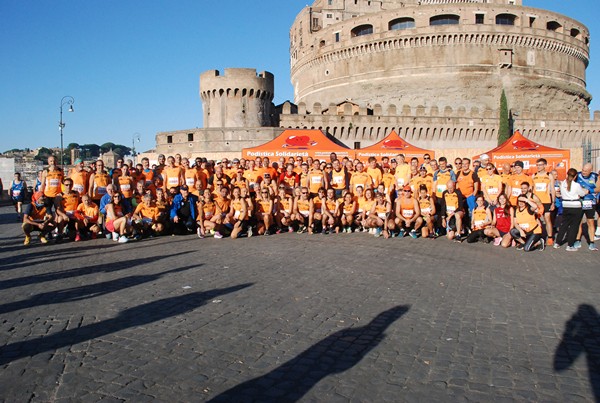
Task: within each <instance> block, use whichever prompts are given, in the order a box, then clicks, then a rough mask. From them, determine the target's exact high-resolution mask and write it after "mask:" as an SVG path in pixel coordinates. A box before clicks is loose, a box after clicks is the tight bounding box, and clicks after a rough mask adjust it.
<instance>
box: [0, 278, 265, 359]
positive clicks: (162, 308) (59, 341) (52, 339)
mask: <svg viewBox="0 0 600 403" xmlns="http://www.w3.org/2000/svg"><path fill="white" fill-rule="evenodd" d="M252 285H253V283H246V284H240V285H236V286H233V287H228V288H217V289H214V290H210V291H203V292H194V293H190V294H184V295H179V296H177V297H170V298H165V299H161V300H158V301H153V302H149V303H147V304H143V305H140V306H136V307H134V308H130V309H127V310H125V311H123V312H121V313H120V314H119V315H118V316H117V317H115V318H112V319H107V320H103V321H101V322H97V323H92V324H89V325H86V326H82V327H78V328H75V329H70V330H65V331H62V332H59V333H54V334H51V335H49V336H42V337H36V338H34V339H29V340H25V341H19V342H15V343H11V344H7V345H5V346H3V347H1V348H0V365H4V364H8V363H9V362H12V361H15V360H18V359H20V358H23V357H32V356H34V355H36V354H40V353H43V352H46V351H53V350H57V349H59V348H62V347H65V346H71V345H74V344H78V343H82V342H85V341H88V340H92V339H95V338H98V337H102V336H106V335H108V334H111V333H116V332H119V331H121V330H124V329H128V328H132V327H136V326H142V325H146V324H149V323H152V322H156V321H159V320H163V319H166V318H169V317H172V316H176V315H182V314H184V313H187V312H190V311H192V310H194V309H196V308H198V307H199V306H202V305H204V304H205V303H206V302H207V301H210V300H212V299H213V298H215V297H218V296H220V295H225V294H229V293H232V292H236V291H239V290H242V289H244V288H247V287H250V286H252Z"/></svg>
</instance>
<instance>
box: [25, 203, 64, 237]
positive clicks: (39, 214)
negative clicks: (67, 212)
mask: <svg viewBox="0 0 600 403" xmlns="http://www.w3.org/2000/svg"><path fill="white" fill-rule="evenodd" d="M45 204H46V196H45V195H44V194H43V193H42V192H36V193H35V194H34V195H33V197H32V200H31V203H27V204H24V205H23V210H22V211H23V226H22V228H23V232H24V233H25V242H23V244H24V245H29V243H30V242H31V233H32V232H33V231H39V233H40V235H39V238H40V242H41V243H48V240H47V239H46V235H47V234H49V233H50V232H52V231H53V230H54V228H56V223H55V222H54V219H53V218H52V215H51V214H50V213H49V211H47V210H46V207H45Z"/></svg>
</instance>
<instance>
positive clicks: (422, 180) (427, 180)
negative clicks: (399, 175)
mask: <svg viewBox="0 0 600 403" xmlns="http://www.w3.org/2000/svg"><path fill="white" fill-rule="evenodd" d="M421 186H425V188H426V189H427V194H428V195H430V196H435V192H434V191H433V176H431V175H428V174H427V168H425V166H423V165H422V166H421V167H420V168H419V176H415V177H414V178H412V179H411V180H410V188H411V189H413V191H414V192H417V191H419V189H420V188H421Z"/></svg>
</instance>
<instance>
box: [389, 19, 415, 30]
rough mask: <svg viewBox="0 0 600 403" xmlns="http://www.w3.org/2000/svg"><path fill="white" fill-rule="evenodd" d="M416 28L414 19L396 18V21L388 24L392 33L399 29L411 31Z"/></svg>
mask: <svg viewBox="0 0 600 403" xmlns="http://www.w3.org/2000/svg"><path fill="white" fill-rule="evenodd" d="M414 27H415V20H414V18H409V17H406V18H396V19H395V20H392V21H390V23H389V24H388V28H389V30H390V31H395V30H399V29H409V28H414Z"/></svg>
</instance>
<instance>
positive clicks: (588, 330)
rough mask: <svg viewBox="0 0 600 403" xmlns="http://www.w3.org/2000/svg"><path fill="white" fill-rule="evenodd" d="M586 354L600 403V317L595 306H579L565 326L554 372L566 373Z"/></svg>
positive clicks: (589, 371) (595, 393) (593, 385)
mask: <svg viewBox="0 0 600 403" xmlns="http://www.w3.org/2000/svg"><path fill="white" fill-rule="evenodd" d="M581 354H585V356H586V360H587V366H588V374H589V378H590V385H591V387H592V392H593V394H594V399H595V400H596V401H597V402H600V315H598V312H597V311H596V309H594V307H593V306H591V305H588V304H582V305H579V308H578V309H577V312H575V313H574V314H573V316H571V319H569V320H568V321H567V323H566V324H565V331H564V333H563V338H562V340H561V342H560V344H559V345H558V347H557V348H556V352H555V353H554V370H555V371H556V372H561V371H564V370H566V369H568V368H570V367H571V365H573V363H574V362H575V360H576V359H577V358H578V357H579V356H580V355H581Z"/></svg>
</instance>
